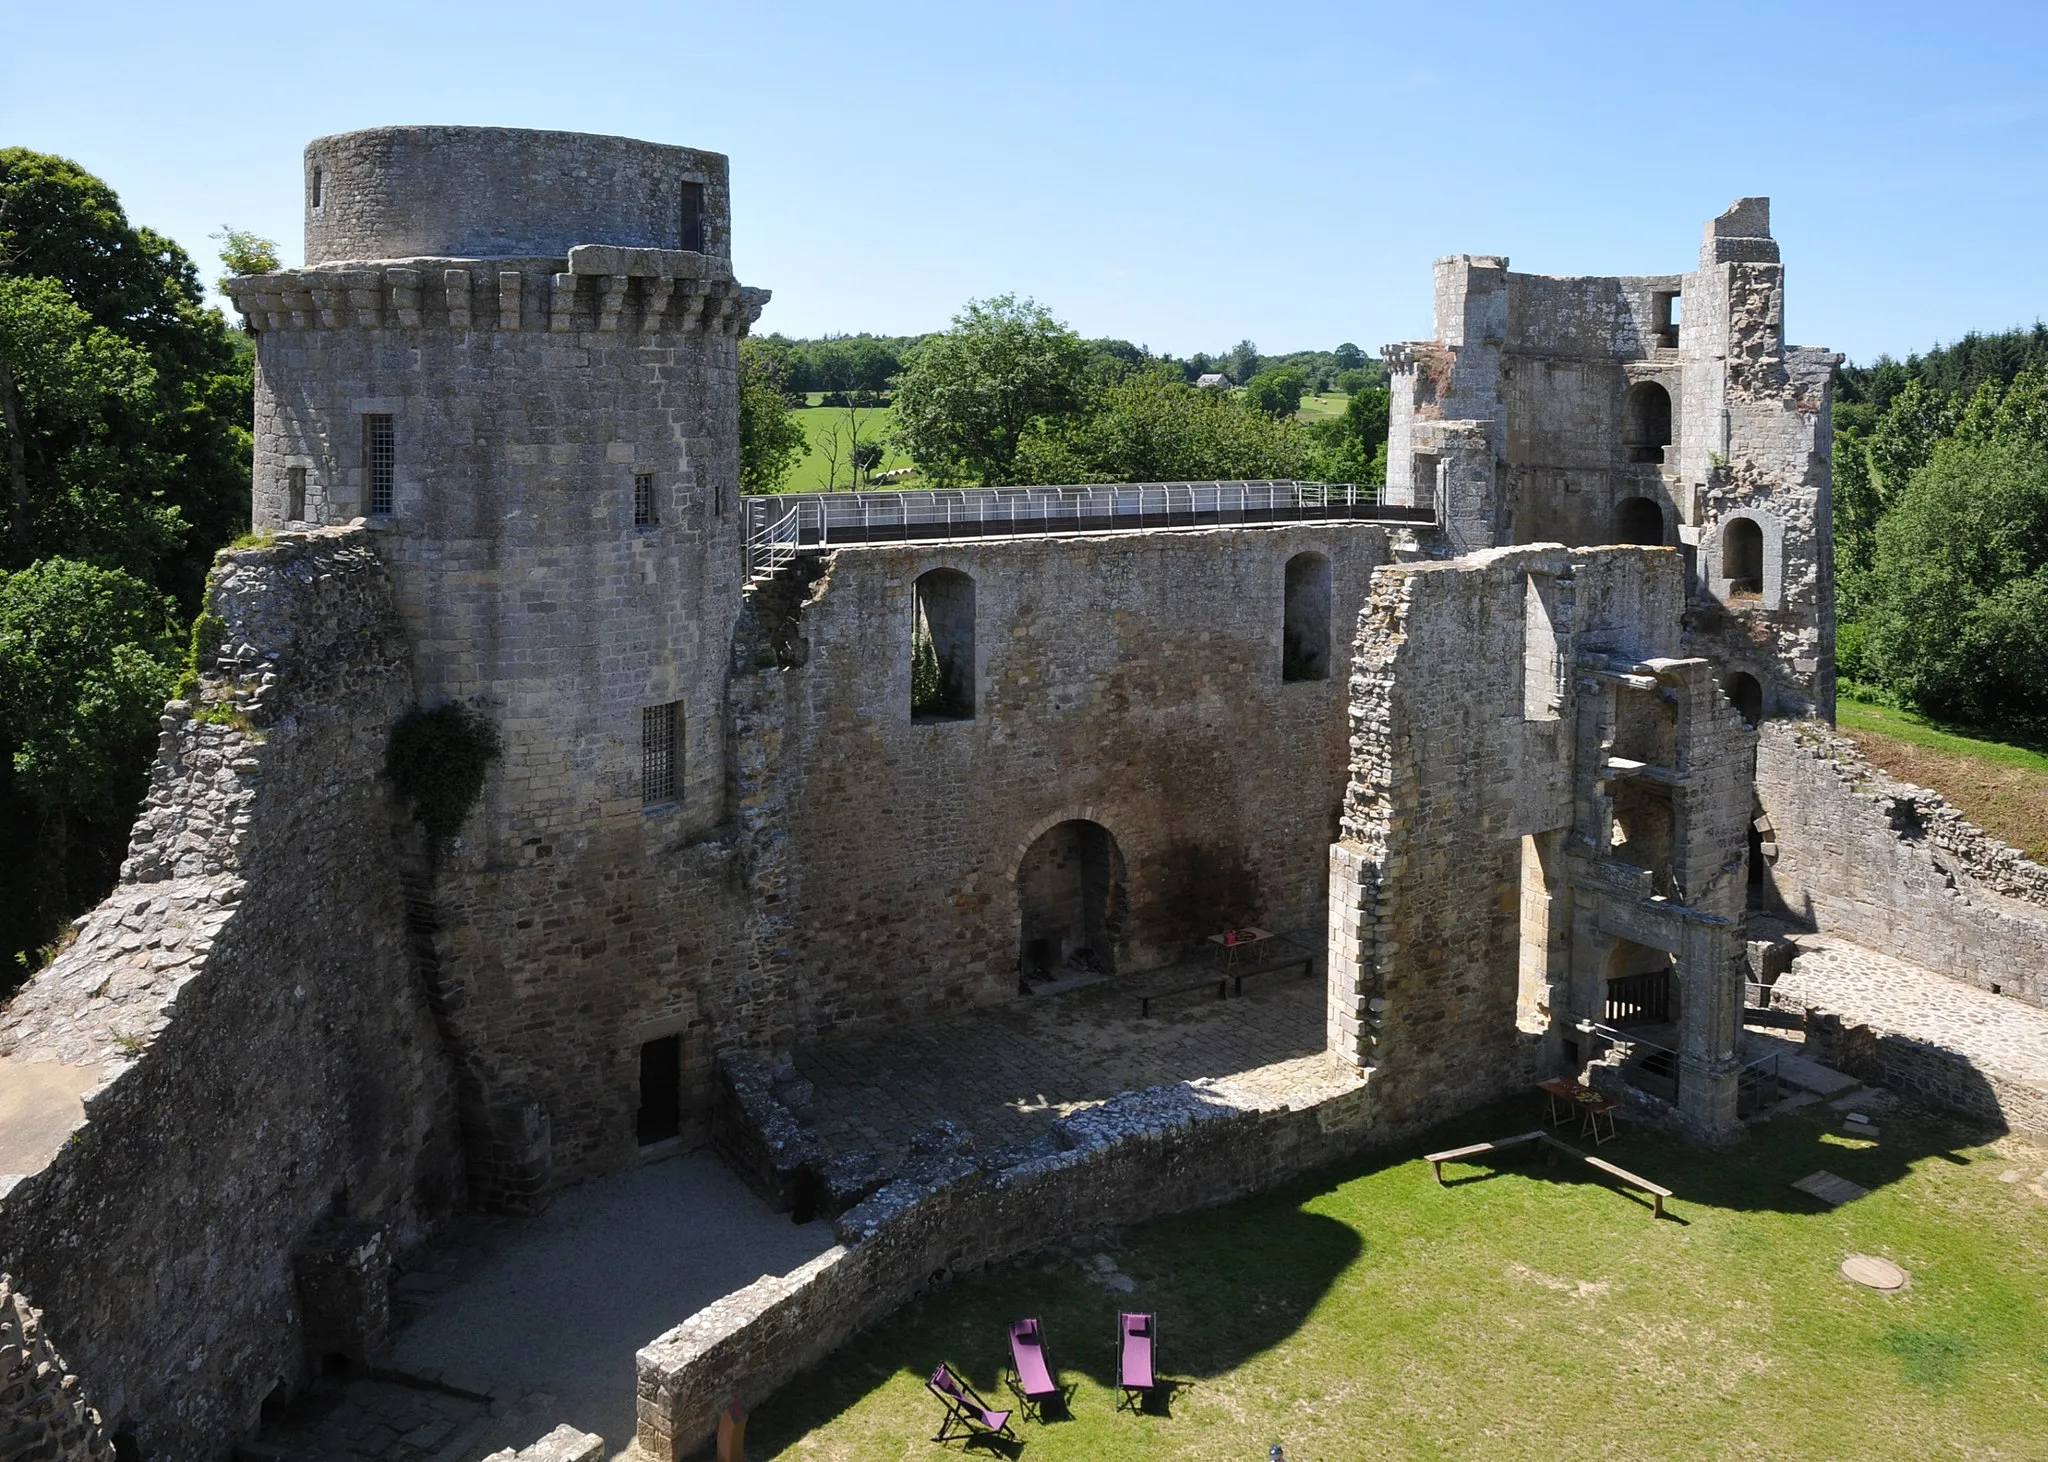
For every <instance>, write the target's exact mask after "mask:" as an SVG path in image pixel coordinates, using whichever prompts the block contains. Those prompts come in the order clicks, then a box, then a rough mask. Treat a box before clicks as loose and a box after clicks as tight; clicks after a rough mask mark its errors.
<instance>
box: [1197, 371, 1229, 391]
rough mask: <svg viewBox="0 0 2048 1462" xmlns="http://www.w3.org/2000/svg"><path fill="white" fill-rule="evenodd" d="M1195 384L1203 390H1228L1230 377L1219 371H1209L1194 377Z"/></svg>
mask: <svg viewBox="0 0 2048 1462" xmlns="http://www.w3.org/2000/svg"><path fill="white" fill-rule="evenodd" d="M1195 385H1196V387H1197V388H1199V389H1200V390H1203V391H1228V390H1229V389H1230V377H1228V376H1226V375H1224V374H1223V373H1222V372H1221V371H1210V372H1209V373H1208V374H1207V375H1205V376H1197V377H1195Z"/></svg>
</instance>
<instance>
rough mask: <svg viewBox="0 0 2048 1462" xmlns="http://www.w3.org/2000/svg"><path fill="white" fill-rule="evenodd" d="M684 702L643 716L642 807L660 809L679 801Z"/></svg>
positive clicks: (649, 710) (650, 710)
mask: <svg viewBox="0 0 2048 1462" xmlns="http://www.w3.org/2000/svg"><path fill="white" fill-rule="evenodd" d="M682 720H683V707H682V702H680V701H670V702H669V703H668V704H667V705H665V706H647V707H644V708H643V709H642V710H641V712H640V805H641V806H642V807H658V806H660V805H662V804H663V803H666V802H673V801H675V800H676V786H677V778H676V743H677V741H678V740H679V738H680V735H681V731H682Z"/></svg>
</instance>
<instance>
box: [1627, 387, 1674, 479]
mask: <svg viewBox="0 0 2048 1462" xmlns="http://www.w3.org/2000/svg"><path fill="white" fill-rule="evenodd" d="M1622 441H1623V443H1624V445H1626V446H1627V447H1628V459H1629V461H1631V462H1662V461H1663V460H1664V449H1665V448H1666V447H1668V446H1670V445H1671V393H1670V392H1669V391H1667V390H1665V389H1664V388H1663V387H1662V386H1661V385H1659V384H1658V383H1657V382H1655V381H1637V382H1636V383H1635V384H1634V385H1633V386H1631V387H1629V390H1628V409H1627V414H1626V424H1625V426H1624V427H1623V434H1622Z"/></svg>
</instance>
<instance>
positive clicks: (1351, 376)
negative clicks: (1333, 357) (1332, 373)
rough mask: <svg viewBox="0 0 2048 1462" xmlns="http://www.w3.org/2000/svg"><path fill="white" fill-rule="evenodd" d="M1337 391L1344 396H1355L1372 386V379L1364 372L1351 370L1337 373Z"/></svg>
mask: <svg viewBox="0 0 2048 1462" xmlns="http://www.w3.org/2000/svg"><path fill="white" fill-rule="evenodd" d="M1336 384H1337V389H1338V390H1339V391H1342V392H1343V393H1344V394H1345V395H1346V396H1355V395H1357V394H1358V393H1359V392H1360V391H1362V390H1364V389H1365V388H1366V387H1367V386H1369V385H1371V384H1372V377H1371V376H1368V375H1367V374H1366V373H1365V372H1364V371H1361V370H1358V369H1356V368H1353V369H1351V370H1343V371H1339V372H1337V382H1336Z"/></svg>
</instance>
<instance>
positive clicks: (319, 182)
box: [313, 168, 326, 208]
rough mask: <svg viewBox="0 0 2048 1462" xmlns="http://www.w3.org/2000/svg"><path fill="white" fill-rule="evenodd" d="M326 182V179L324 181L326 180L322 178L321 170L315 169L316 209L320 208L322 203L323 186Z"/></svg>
mask: <svg viewBox="0 0 2048 1462" xmlns="http://www.w3.org/2000/svg"><path fill="white" fill-rule="evenodd" d="M325 181H326V180H325V179H324V178H323V177H322V175H321V172H320V169H318V168H314V169H313V206H314V207H315V208H318V207H319V206H320V203H321V194H322V191H323V184H324V183H325Z"/></svg>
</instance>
